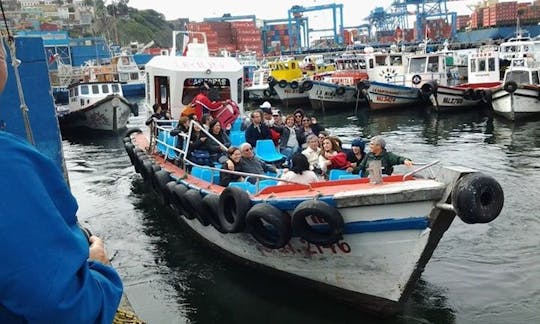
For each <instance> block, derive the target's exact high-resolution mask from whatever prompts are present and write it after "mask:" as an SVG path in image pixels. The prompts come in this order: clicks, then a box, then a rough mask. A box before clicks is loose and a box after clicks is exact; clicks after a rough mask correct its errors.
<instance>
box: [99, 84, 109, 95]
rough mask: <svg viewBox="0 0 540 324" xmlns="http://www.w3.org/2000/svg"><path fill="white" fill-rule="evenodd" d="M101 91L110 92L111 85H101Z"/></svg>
mask: <svg viewBox="0 0 540 324" xmlns="http://www.w3.org/2000/svg"><path fill="white" fill-rule="evenodd" d="M101 92H102V93H109V86H108V85H107V84H102V85H101Z"/></svg>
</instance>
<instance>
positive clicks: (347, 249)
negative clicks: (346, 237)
mask: <svg viewBox="0 0 540 324" xmlns="http://www.w3.org/2000/svg"><path fill="white" fill-rule="evenodd" d="M257 250H259V252H261V254H262V255H263V256H264V255H268V254H273V253H280V254H299V255H305V256H311V255H317V254H348V253H351V246H350V245H349V243H347V242H345V241H339V242H337V243H335V244H331V245H326V246H322V245H317V244H312V243H309V242H307V241H306V240H304V239H299V240H294V243H292V241H291V242H289V243H287V245H285V247H283V248H281V249H277V250H273V249H270V248H267V247H265V246H263V245H260V244H258V245H257Z"/></svg>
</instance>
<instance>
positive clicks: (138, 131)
mask: <svg viewBox="0 0 540 324" xmlns="http://www.w3.org/2000/svg"><path fill="white" fill-rule="evenodd" d="M134 133H142V130H141V129H140V128H138V127H133V128H130V129H128V130H127V132H126V134H125V135H124V141H125V139H126V138H129V141H130V142H131V134H134Z"/></svg>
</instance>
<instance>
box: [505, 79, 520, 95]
mask: <svg viewBox="0 0 540 324" xmlns="http://www.w3.org/2000/svg"><path fill="white" fill-rule="evenodd" d="M517 88H518V85H517V83H516V81H512V80H510V81H507V82H506V83H505V84H504V86H503V89H504V90H505V91H506V92H508V93H514V92H516V90H517Z"/></svg>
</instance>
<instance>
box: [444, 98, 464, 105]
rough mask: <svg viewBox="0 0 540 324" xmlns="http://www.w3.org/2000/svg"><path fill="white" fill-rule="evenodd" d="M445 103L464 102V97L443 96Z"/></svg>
mask: <svg viewBox="0 0 540 324" xmlns="http://www.w3.org/2000/svg"><path fill="white" fill-rule="evenodd" d="M442 101H443V103H445V104H454V105H455V104H462V103H463V99H461V98H448V97H445V98H443V100H442Z"/></svg>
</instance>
